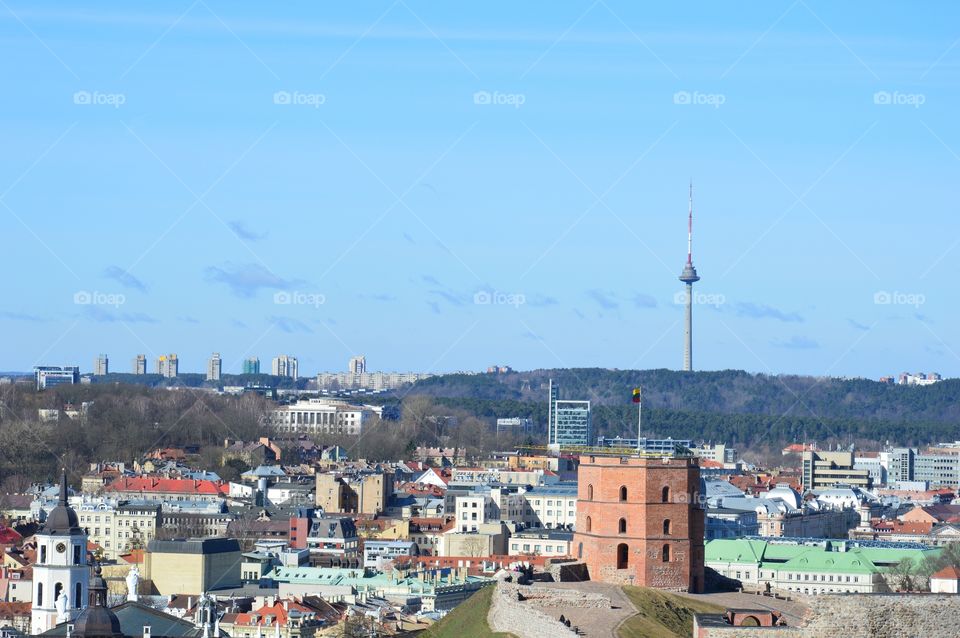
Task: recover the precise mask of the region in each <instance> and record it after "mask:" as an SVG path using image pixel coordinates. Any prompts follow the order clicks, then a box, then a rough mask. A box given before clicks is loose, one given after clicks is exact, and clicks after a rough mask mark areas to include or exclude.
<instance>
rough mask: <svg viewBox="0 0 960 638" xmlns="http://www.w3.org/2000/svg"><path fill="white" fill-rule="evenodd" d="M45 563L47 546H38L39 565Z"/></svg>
mask: <svg viewBox="0 0 960 638" xmlns="http://www.w3.org/2000/svg"><path fill="white" fill-rule="evenodd" d="M46 562H47V546H46V545H41V546H40V563H41V564H43V563H46Z"/></svg>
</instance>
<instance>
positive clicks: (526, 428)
mask: <svg viewBox="0 0 960 638" xmlns="http://www.w3.org/2000/svg"><path fill="white" fill-rule="evenodd" d="M532 431H533V419H528V418H526V417H519V416H515V417H510V418H506V419H497V434H504V433H510V434H527V433H529V432H532Z"/></svg>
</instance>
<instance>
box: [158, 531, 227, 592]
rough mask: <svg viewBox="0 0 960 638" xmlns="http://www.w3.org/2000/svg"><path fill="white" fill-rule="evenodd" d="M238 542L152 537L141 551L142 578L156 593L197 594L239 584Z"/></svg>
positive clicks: (219, 539)
mask: <svg viewBox="0 0 960 638" xmlns="http://www.w3.org/2000/svg"><path fill="white" fill-rule="evenodd" d="M241 562H242V560H241V555H240V544H239V543H238V542H237V540H236V539H233V538H203V539H196V538H194V539H187V540H163V541H161V540H152V541H150V543H149V544H148V545H147V551H146V554H144V574H143V577H144V579H145V580H149V581H152V583H153V589H154V591H155V593H157V594H159V595H161V596H168V595H170V594H189V595H194V596H196V595H199V594H201V593H203V592H207V591H210V590H212V589H227V588H230V587H240V585H241V584H242V583H241V580H240V564H241Z"/></svg>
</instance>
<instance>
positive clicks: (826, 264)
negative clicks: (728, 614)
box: [0, 0, 960, 378]
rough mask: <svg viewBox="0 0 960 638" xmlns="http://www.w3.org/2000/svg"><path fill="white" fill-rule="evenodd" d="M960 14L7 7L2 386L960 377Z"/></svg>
mask: <svg viewBox="0 0 960 638" xmlns="http://www.w3.org/2000/svg"><path fill="white" fill-rule="evenodd" d="M958 18H960V8H958V7H957V6H956V5H955V4H954V3H948V2H931V3H924V4H922V5H915V4H907V3H898V4H882V5H877V4H875V3H866V2H849V3H843V4H835V3H827V2H804V1H801V0H796V1H794V2H747V3H740V4H737V5H735V6H728V5H718V4H716V3H706V2H695V3H686V4H684V5H664V6H646V5H643V6H640V5H637V4H636V3H629V2H614V1H612V0H597V1H595V2H550V3H547V2H534V3H523V4H522V5H519V6H517V5H516V4H514V3H503V2H493V3H484V4H483V5H462V4H457V5H436V4H433V3H426V2H416V1H413V0H396V1H394V2H370V3H364V4H363V5H362V6H353V5H349V6H348V5H342V6H341V5H332V6H331V5H327V4H324V5H322V6H320V5H315V4H314V3H305V2H295V3H291V4H286V3H285V4H284V5H282V6H274V5H257V6H237V5H236V4H235V3H228V2H217V1H207V0H197V1H196V2H170V3H166V4H164V5H151V6H149V7H140V6H137V7H136V8H135V7H133V6H131V5H129V4H127V3H120V2H109V1H108V2H103V3H98V4H97V5H96V6H95V7H87V8H83V7H78V6H76V4H75V3H67V2H48V3H44V5H43V6H38V5H35V4H33V3H27V2H23V1H22V0H21V1H14V2H6V3H4V4H3V5H2V6H0V46H2V47H3V50H4V52H5V53H6V54H7V59H11V60H13V59H15V60H16V61H17V63H16V65H7V67H6V68H5V69H4V73H3V79H4V83H5V85H6V89H7V92H6V95H8V99H6V100H4V101H3V102H0V115H2V119H0V131H2V139H3V143H4V144H3V147H4V151H5V152H4V153H3V154H2V155H0V229H2V233H3V234H2V236H3V238H4V240H5V241H4V242H3V245H4V248H5V255H4V258H5V263H6V265H7V269H6V273H5V276H4V277H3V279H2V281H0V295H2V299H3V303H2V304H0V330H2V335H3V338H2V339H0V369H3V370H18V371H25V372H28V371H30V370H31V368H32V367H33V366H34V365H79V366H80V367H81V369H82V370H84V371H87V370H91V369H92V368H93V361H94V358H95V357H96V356H97V354H99V353H107V354H108V355H109V356H110V360H111V361H110V369H111V371H118V372H122V371H128V370H129V369H131V363H130V362H131V361H132V359H133V357H134V356H135V355H136V354H138V353H144V354H146V356H147V358H148V370H150V369H152V365H153V360H155V359H156V357H157V356H158V355H160V354H163V353H171V352H175V353H177V354H178V356H179V360H180V370H181V371H190V372H193V371H197V372H203V371H204V370H205V367H206V361H207V359H208V358H209V357H210V354H211V353H213V352H219V353H221V355H222V357H223V373H224V374H237V373H239V372H240V371H241V369H242V364H243V360H244V359H246V358H248V357H250V356H258V357H259V358H260V359H261V361H269V360H270V359H271V358H272V357H275V356H277V355H278V354H281V353H289V354H292V355H294V356H296V357H297V358H298V360H299V370H300V375H301V376H312V375H313V374H314V373H316V372H318V371H329V370H345V369H346V366H347V362H348V360H349V358H350V357H351V356H353V355H357V354H365V355H366V356H367V360H368V362H369V363H368V367H369V369H370V370H390V371H393V370H396V371H408V370H410V371H420V372H436V373H442V372H446V371H455V370H483V369H485V368H486V367H487V366H488V365H491V364H506V365H510V366H512V367H513V368H515V369H518V370H529V369H536V368H558V367H603V368H620V369H650V368H670V369H675V370H679V369H680V368H681V367H682V364H683V304H682V302H681V301H682V290H683V284H682V283H680V282H679V281H678V280H677V277H678V275H679V273H680V271H681V270H682V268H683V265H684V262H685V261H686V241H687V237H686V226H687V185H688V183H689V181H690V179H691V178H692V179H693V183H694V202H693V206H694V237H693V261H694V264H695V266H696V268H697V271H698V274H699V275H700V277H701V278H702V279H701V281H699V282H698V283H697V284H696V286H695V287H694V292H695V300H696V306H695V308H694V328H693V335H694V350H695V353H696V354H695V357H694V369H695V370H716V369H728V368H736V369H745V370H748V371H751V372H763V373H796V374H809V375H830V376H864V377H869V378H878V377H880V376H883V375H888V374H898V373H900V372H902V371H911V372H912V371H924V372H929V371H937V372H940V373H942V374H943V375H944V376H945V377H957V376H960V336H958V334H957V331H956V330H955V329H953V328H952V324H953V323H954V321H953V319H954V317H956V316H957V315H958V312H960V300H958V299H957V295H955V294H953V290H952V288H953V285H954V280H955V279H956V277H957V274H958V273H957V269H958V266H957V264H958V262H960V239H958V236H957V235H958V233H957V230H958V224H957V221H956V220H957V201H958V199H960V198H958V194H957V192H956V191H957V183H958V182H957V178H956V175H957V171H958V170H960V130H958V128H957V126H956V113H957V112H958V106H960V94H958V92H960V82H958V80H960V78H958V72H960V29H958V28H957V26H956V25H957V24H960V21H958ZM678 295H680V296H678Z"/></svg>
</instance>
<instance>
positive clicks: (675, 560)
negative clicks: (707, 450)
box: [574, 455, 705, 592]
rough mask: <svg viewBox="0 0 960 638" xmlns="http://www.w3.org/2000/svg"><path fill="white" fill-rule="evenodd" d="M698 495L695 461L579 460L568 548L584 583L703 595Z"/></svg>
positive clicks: (595, 457) (678, 458)
mask: <svg viewBox="0 0 960 638" xmlns="http://www.w3.org/2000/svg"><path fill="white" fill-rule="evenodd" d="M699 491H700V467H699V465H698V459H697V458H696V457H692V456H681V455H677V456H673V457H662V456H660V457H658V456H640V455H638V456H632V457H627V456H599V455H583V456H581V457H580V469H579V477H578V490H577V494H578V500H577V524H576V534H575V535H574V547H575V552H576V554H575V555H576V557H577V558H580V559H582V560H583V562H584V563H586V565H587V569H588V570H589V572H590V579H591V580H600V581H605V582H613V583H619V584H633V585H637V586H641V587H658V588H668V589H680V590H685V591H690V592H701V591H703V584H704V580H703V578H704V573H703V536H704V524H705V521H704V511H703V509H702V508H701V506H700V504H699V503H700V499H699Z"/></svg>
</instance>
